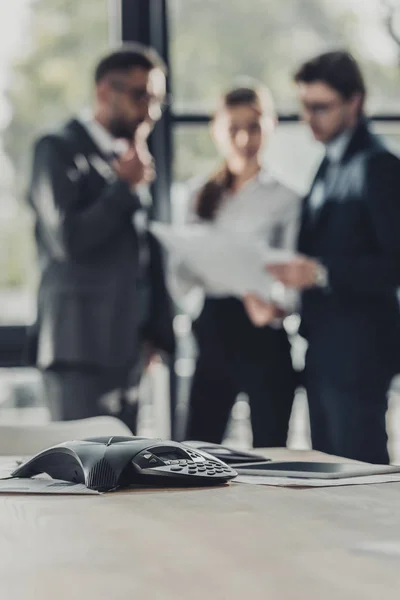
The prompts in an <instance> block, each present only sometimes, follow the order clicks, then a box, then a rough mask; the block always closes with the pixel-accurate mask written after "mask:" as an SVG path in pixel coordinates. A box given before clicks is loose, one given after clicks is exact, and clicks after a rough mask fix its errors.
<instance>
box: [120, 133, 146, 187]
mask: <svg viewBox="0 0 400 600" xmlns="http://www.w3.org/2000/svg"><path fill="white" fill-rule="evenodd" d="M113 166H114V169H115V172H116V174H117V175H118V177H120V179H123V180H124V181H126V182H127V183H129V185H130V186H132V187H134V186H136V185H139V184H140V183H151V182H152V181H153V180H154V178H155V170H154V161H153V157H152V156H151V154H150V152H149V150H148V148H147V144H146V143H144V141H142V140H140V142H138V143H137V144H135V145H132V146H130V147H129V149H128V150H127V151H126V152H125V153H124V154H122V155H121V156H120V157H119V158H118V160H116V161H114V164H113Z"/></svg>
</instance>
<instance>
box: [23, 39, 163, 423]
mask: <svg viewBox="0 0 400 600" xmlns="http://www.w3.org/2000/svg"><path fill="white" fill-rule="evenodd" d="M164 95H165V68H164V65H163V63H162V61H161V59H160V57H159V56H158V55H157V54H156V53H155V52H154V51H153V50H151V49H148V48H145V47H142V46H140V45H134V46H126V47H125V46H124V47H122V48H120V49H118V50H116V51H114V52H112V53H111V54H109V55H108V56H106V57H105V58H104V59H103V60H101V62H100V63H99V64H98V66H97V69H96V73H95V106H94V110H93V113H91V114H88V115H85V116H82V117H79V118H75V119H72V120H70V121H68V122H67V123H66V125H65V126H63V127H62V128H61V129H59V130H58V131H55V132H52V133H50V134H47V135H44V136H43V137H41V138H40V139H39V140H38V142H37V143H36V146H35V150H34V164H33V174H32V182H31V187H30V194H29V200H30V204H31V206H32V207H33V210H34V212H35V216H36V240H37V246H38V251H39V259H40V267H41V281H40V288H39V298H38V323H37V325H38V348H37V362H38V365H39V367H40V368H41V369H42V370H43V373H44V382H45V389H46V392H47V400H48V403H49V407H50V410H51V414H52V417H53V419H65V420H69V419H78V418H83V417H90V416H95V415H99V414H104V413H105V412H107V411H108V409H107V407H106V405H107V403H110V402H111V404H112V400H114V405H115V402H117V404H116V412H119V413H121V411H122V413H124V412H126V411H124V409H123V407H122V406H121V401H123V399H124V398H125V399H126V398H128V397H129V390H131V389H132V388H135V387H136V386H137V385H138V381H139V379H140V376H141V373H142V371H143V368H144V366H145V363H146V362H147V361H148V360H149V357H150V355H151V354H152V353H153V352H156V351H158V350H164V351H166V352H173V349H174V336H173V331H172V316H171V310H170V303H169V299H168V297H167V293H166V289H165V285H164V277H163V267H162V262H161V254H160V251H159V248H158V246H157V244H156V242H155V240H154V239H153V238H152V237H151V236H150V235H149V234H148V233H147V229H146V220H147V208H148V206H144V204H143V198H144V196H143V190H145V189H146V184H149V183H150V182H151V180H152V178H153V177H154V169H153V161H152V157H151V155H150V154H149V152H148V149H147V143H146V137H147V134H148V132H149V129H150V128H151V124H152V123H153V122H154V121H155V120H157V119H158V118H159V117H160V115H161V107H162V103H163V101H164ZM107 399H108V400H107ZM133 404H134V403H133ZM133 414H134V416H133V417H132V414H131V416H130V420H129V423H128V424H129V425H130V427H131V428H132V429H133V430H134V429H135V415H136V412H135V410H134V411H133Z"/></svg>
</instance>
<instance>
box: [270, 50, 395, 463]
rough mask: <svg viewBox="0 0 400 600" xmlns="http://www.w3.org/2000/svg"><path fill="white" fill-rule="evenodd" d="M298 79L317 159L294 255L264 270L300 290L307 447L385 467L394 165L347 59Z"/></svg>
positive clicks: (311, 68)
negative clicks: (319, 153) (318, 149)
mask: <svg viewBox="0 0 400 600" xmlns="http://www.w3.org/2000/svg"><path fill="white" fill-rule="evenodd" d="M295 81H296V83H297V85H298V91H299V96H300V101H301V103H302V107H303V114H304V119H305V121H306V122H307V123H308V125H309V126H310V128H311V130H312V133H313V135H314V137H315V139H317V140H318V141H320V142H322V143H323V144H324V146H325V157H324V159H323V161H322V163H321V165H320V168H319V170H318V172H317V174H316V177H315V180H314V182H313V184H312V187H311V191H310V193H309V195H308V197H307V198H306V199H305V201H304V205H303V212H302V221H301V229H300V236H299V244H298V249H299V252H300V253H301V254H300V255H299V256H298V257H296V258H295V259H293V260H292V261H291V262H289V263H287V264H283V265H272V266H271V267H270V271H271V273H272V274H274V275H275V276H276V277H277V278H278V279H279V280H280V281H281V282H282V283H284V284H285V285H287V286H290V287H292V288H296V289H298V290H302V300H301V317H302V324H301V331H300V332H301V334H302V335H303V336H304V337H305V338H306V339H307V341H308V351H307V357H306V371H305V382H306V388H307V394H308V402H309V409H310V422H311V436H312V444H313V447H314V448H315V449H317V450H321V451H324V452H328V453H331V454H336V455H341V456H345V457H348V458H353V459H358V460H364V461H368V462H373V463H387V462H388V452H387V435H386V427H385V414H386V410H387V393H388V389H389V386H390V383H391V380H392V378H393V376H394V375H395V374H396V373H397V372H398V371H399V367H400V315H399V307H398V301H397V297H396V288H397V287H398V286H399V285H400V235H399V228H400V160H399V159H398V158H396V157H395V156H394V155H393V154H391V153H390V152H389V151H388V150H387V148H386V147H385V146H384V144H383V143H382V141H381V140H380V139H378V138H377V137H376V136H374V135H373V134H372V133H371V131H370V128H369V125H368V123H367V121H366V119H365V116H364V101H365V86H364V81H363V77H362V74H361V72H360V69H359V67H358V65H357V63H356V62H355V60H354V58H353V57H352V56H351V55H350V54H348V53H347V52H329V53H326V54H323V55H321V56H318V57H316V58H314V59H313V60H310V61H309V62H307V63H305V64H304V65H303V66H302V67H301V68H300V69H299V70H298V72H297V73H296V76H295Z"/></svg>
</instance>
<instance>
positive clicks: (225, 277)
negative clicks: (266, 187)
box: [150, 223, 294, 301]
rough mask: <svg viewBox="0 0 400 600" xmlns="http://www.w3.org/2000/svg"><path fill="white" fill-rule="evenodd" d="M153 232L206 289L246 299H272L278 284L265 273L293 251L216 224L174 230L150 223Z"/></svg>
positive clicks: (187, 226) (194, 225)
mask: <svg viewBox="0 0 400 600" xmlns="http://www.w3.org/2000/svg"><path fill="white" fill-rule="evenodd" d="M150 231H151V232H152V233H153V234H154V235H155V236H156V237H157V239H158V240H159V241H160V242H161V243H162V244H163V246H165V248H166V249H167V250H168V251H170V252H171V253H173V254H175V256H178V257H180V258H182V260H184V262H185V264H186V265H187V266H188V268H189V269H190V270H191V271H192V272H193V274H194V275H195V276H197V277H199V278H200V279H201V280H202V281H203V282H204V284H205V286H206V287H207V290H213V288H215V289H216V290H217V292H218V294H221V291H223V290H224V291H225V292H226V293H227V294H229V295H234V296H238V297H239V298H240V297H243V296H244V295H245V294H248V293H254V294H257V295H258V296H260V297H261V298H262V299H264V300H266V301H268V300H269V299H270V290H271V286H272V285H273V284H274V283H275V282H276V280H274V278H273V277H272V276H271V275H269V274H268V273H267V271H266V265H267V264H268V263H285V262H288V261H289V260H290V259H291V258H293V256H294V254H293V252H291V251H289V250H280V249H275V248H268V247H267V246H265V244H263V243H261V242H260V240H257V239H256V238H253V237H251V236H249V235H247V234H237V233H231V232H227V231H224V230H222V229H220V228H218V227H216V226H215V225H207V224H203V223H201V224H193V225H185V226H179V227H174V226H171V225H168V224H165V223H151V224H150Z"/></svg>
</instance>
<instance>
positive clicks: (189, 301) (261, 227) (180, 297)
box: [169, 169, 301, 316]
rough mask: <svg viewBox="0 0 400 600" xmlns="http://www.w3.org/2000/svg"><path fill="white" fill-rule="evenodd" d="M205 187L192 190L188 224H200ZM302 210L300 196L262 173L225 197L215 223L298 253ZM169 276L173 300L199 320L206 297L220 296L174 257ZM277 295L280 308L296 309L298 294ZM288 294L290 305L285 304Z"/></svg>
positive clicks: (278, 289) (279, 288)
mask: <svg viewBox="0 0 400 600" xmlns="http://www.w3.org/2000/svg"><path fill="white" fill-rule="evenodd" d="M197 182H198V179H197ZM204 183H205V181H204V180H203V181H202V182H201V185H199V184H197V185H195V186H194V187H193V186H192V189H191V194H190V200H189V203H188V205H189V206H188V212H187V218H186V221H187V222H188V223H193V222H195V221H197V220H199V217H198V216H197V214H196V210H195V208H196V202H197V197H198V194H199V191H200V190H201V188H202V187H203V185H204ZM300 208H301V202H300V197H299V195H298V194H297V193H296V192H294V191H293V190H292V189H290V188H289V187H287V186H286V185H285V184H284V183H282V182H281V181H279V180H278V179H277V178H276V177H275V176H274V175H272V174H271V173H270V172H269V171H268V170H266V169H262V170H261V171H260V172H259V173H258V174H257V175H256V176H255V177H254V178H253V179H251V180H250V181H248V182H247V183H246V184H245V185H244V186H243V187H242V188H241V189H240V190H239V191H237V192H227V193H225V194H224V196H223V198H222V202H221V204H220V206H219V208H218V210H217V213H216V215H215V218H214V223H215V225H216V226H217V227H219V228H221V230H224V231H228V232H234V233H241V234H250V235H252V236H254V238H255V239H258V240H260V241H262V243H265V246H266V247H273V248H282V249H288V250H295V249H296V245H297V234H298V228H299V223H300ZM169 272H170V277H169V282H170V289H171V293H172V295H173V297H174V298H175V300H176V302H177V303H178V304H181V305H182V306H183V308H184V309H185V310H187V311H188V312H189V314H191V315H192V316H197V314H198V313H199V310H201V307H202V305H203V301H204V295H208V296H214V297H217V296H219V294H218V293H217V292H216V291H215V290H212V291H211V290H207V289H204V286H203V285H202V283H201V282H199V281H198V280H197V279H196V277H195V276H194V275H193V274H192V273H191V272H190V271H189V270H188V268H187V267H186V265H185V264H184V263H182V262H181V261H177V260H176V259H174V258H173V257H172V259H171V261H170V270H169ZM275 293H276V294H277V296H278V297H279V301H280V304H286V305H287V307H288V309H289V308H293V307H294V304H295V299H294V294H293V293H290V294H289V293H288V290H284V288H283V286H282V284H279V283H277V285H276V288H275ZM285 294H286V296H287V301H285V300H283V301H282V299H283V295H285ZM224 295H225V294H224ZM289 296H290V300H289ZM278 297H277V299H278Z"/></svg>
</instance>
